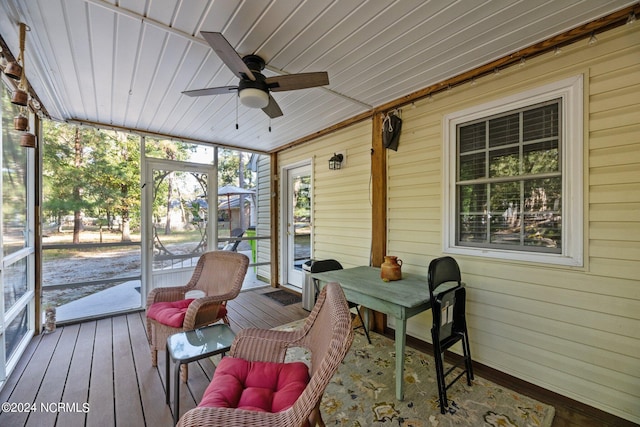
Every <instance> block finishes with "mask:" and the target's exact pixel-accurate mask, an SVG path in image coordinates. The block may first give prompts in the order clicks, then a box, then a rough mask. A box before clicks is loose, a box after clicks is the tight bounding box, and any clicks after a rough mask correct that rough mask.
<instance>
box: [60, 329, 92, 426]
mask: <svg viewBox="0 0 640 427" xmlns="http://www.w3.org/2000/svg"><path fill="white" fill-rule="evenodd" d="M95 337H96V325H95V323H93V322H92V323H82V324H80V331H79V333H78V337H77V341H76V343H75V346H74V347H75V348H74V352H73V356H72V359H71V366H70V368H69V374H68V376H67V381H66V384H65V387H64V393H63V395H62V402H69V403H73V404H77V405H79V409H80V411H81V412H63V413H60V414H59V415H58V421H57V422H58V424H59V425H64V426H69V427H84V424H85V421H86V419H87V414H86V410H87V409H88V408H86V407H85V406H84V404H85V403H87V402H88V401H89V400H88V399H89V383H90V380H91V361H92V359H93V351H86V349H93V342H94V340H95Z"/></svg>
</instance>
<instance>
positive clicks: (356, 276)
mask: <svg viewBox="0 0 640 427" xmlns="http://www.w3.org/2000/svg"><path fill="white" fill-rule="evenodd" d="M311 276H312V277H314V278H316V279H318V280H320V281H321V282H323V283H329V282H338V283H340V285H341V286H342V290H343V291H344V294H345V296H346V297H347V300H349V301H351V302H353V303H356V304H359V305H362V306H364V307H367V308H369V309H371V310H376V311H379V312H381V313H385V314H387V315H388V316H393V317H394V319H395V325H396V332H395V333H396V338H395V342H396V398H397V399H398V400H403V399H404V381H403V378H404V376H403V372H404V349H405V345H406V338H407V337H406V333H407V319H408V318H410V317H411V316H415V315H416V314H418V313H421V312H423V311H426V310H428V309H429V308H431V303H430V302H429V287H428V284H427V277H426V276H422V275H419V274H410V273H404V272H403V273H402V280H397V281H394V282H383V281H382V279H381V278H380V269H379V268H376V267H354V268H346V269H344V270H334V271H327V272H325V273H314V274H312V275H311ZM367 318H368V316H367ZM367 323H368V322H367ZM398 355H401V357H399V356H398Z"/></svg>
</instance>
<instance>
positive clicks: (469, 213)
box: [443, 76, 584, 266]
mask: <svg viewBox="0 0 640 427" xmlns="http://www.w3.org/2000/svg"><path fill="white" fill-rule="evenodd" d="M582 99H583V77H582V76H576V77H571V78H568V79H565V80H561V81H558V82H555V83H551V84H549V85H546V86H543V87H540V88H535V89H531V90H529V91H526V92H523V93H519V94H515V95H511V96H508V97H506V98H504V99H499V100H495V101H490V102H488V103H486V104H482V105H477V106H473V107H470V108H467V109H465V110H461V111H458V112H454V113H451V114H448V115H447V116H445V118H444V122H443V125H444V134H445V138H444V141H445V145H444V148H443V153H444V156H445V157H444V159H445V162H444V168H445V174H444V181H443V185H444V212H443V218H444V223H443V226H444V233H443V251H444V252H445V253H452V254H463V255H470V256H482V257H489V258H501V259H510V260H520V261H535V262H542V263H551V264H560V265H570V266H581V265H583V242H584V239H583V223H584V218H583V209H584V208H583V172H582V171H583V150H582V146H583V145H582V133H583V132H582V130H583V119H584V115H583V102H582Z"/></svg>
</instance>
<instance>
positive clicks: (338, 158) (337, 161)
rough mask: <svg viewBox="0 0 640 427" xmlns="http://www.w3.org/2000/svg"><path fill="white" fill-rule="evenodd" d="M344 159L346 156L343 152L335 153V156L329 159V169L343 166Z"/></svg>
mask: <svg viewBox="0 0 640 427" xmlns="http://www.w3.org/2000/svg"><path fill="white" fill-rule="evenodd" d="M343 160H344V156H343V155H342V154H336V153H333V157H331V158H330V159H329V169H330V170H337V169H340V168H342V161H343Z"/></svg>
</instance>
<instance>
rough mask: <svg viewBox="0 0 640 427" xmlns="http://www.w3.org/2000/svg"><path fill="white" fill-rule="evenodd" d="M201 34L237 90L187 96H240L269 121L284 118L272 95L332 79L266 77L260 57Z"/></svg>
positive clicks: (306, 75)
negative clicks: (242, 53)
mask: <svg viewBox="0 0 640 427" xmlns="http://www.w3.org/2000/svg"><path fill="white" fill-rule="evenodd" d="M200 34H202V36H203V37H204V39H205V40H206V41H207V42H208V43H209V44H210V45H211V47H212V48H213V50H214V51H215V52H216V53H217V54H218V56H219V57H220V59H222V62H224V63H225V65H226V66H227V67H229V68H230V69H231V71H233V73H234V74H235V75H236V76H238V77H239V78H240V82H239V83H238V85H237V86H220V87H211V88H207V89H196V90H187V91H184V92H182V93H183V94H185V95H188V96H205V95H223V94H225V93H233V92H238V96H239V97H240V102H241V103H242V104H243V105H246V106H247V107H250V108H261V109H262V111H264V112H265V113H266V114H267V115H268V116H269V117H271V118H272V119H273V118H276V117H280V116H282V110H281V109H280V106H279V105H278V103H277V102H276V100H275V99H273V97H272V96H271V94H270V92H280V91H285V90H297V89H307V88H311V87H316V86H324V85H328V84H329V75H328V74H327V72H325V71H321V72H315V73H299V74H286V75H282V76H275V77H265V76H264V75H263V74H262V73H261V71H262V70H264V67H265V61H264V59H262V58H261V57H259V56H258V55H247V56H244V57H240V55H239V54H238V52H236V51H235V49H234V48H233V46H231V44H230V43H229V42H228V41H227V39H226V38H224V36H223V35H222V33H215V32H208V31H202V32H201V33H200Z"/></svg>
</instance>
